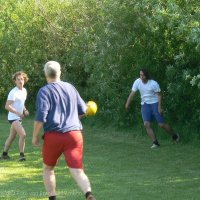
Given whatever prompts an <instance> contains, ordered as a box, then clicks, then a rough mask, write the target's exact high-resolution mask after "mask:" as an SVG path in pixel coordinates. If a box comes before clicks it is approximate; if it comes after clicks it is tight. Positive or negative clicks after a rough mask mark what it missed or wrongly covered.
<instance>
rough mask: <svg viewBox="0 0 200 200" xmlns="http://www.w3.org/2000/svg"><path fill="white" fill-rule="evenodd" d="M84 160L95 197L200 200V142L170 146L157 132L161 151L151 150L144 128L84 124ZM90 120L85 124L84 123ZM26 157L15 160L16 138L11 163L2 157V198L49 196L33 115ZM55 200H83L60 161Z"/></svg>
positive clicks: (1, 133) (2, 130) (2, 131)
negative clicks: (33, 141) (33, 137)
mask: <svg viewBox="0 0 200 200" xmlns="http://www.w3.org/2000/svg"><path fill="white" fill-rule="evenodd" d="M84 124H85V130H84V138H85V147H84V151H85V154H84V163H85V171H86V173H87V175H88V176H89V178H90V180H91V184H92V187H93V192H94V194H95V196H96V198H97V200H154V199H159V200H172V199H173V200H199V199H200V197H199V194H200V156H199V155H200V154H199V153H200V152H199V151H200V148H199V142H198V141H190V142H189V143H185V142H184V143H180V144H178V145H174V144H172V142H171V140H170V138H167V137H165V136H161V135H162V134H163V132H160V134H159V135H160V136H159V137H160V143H161V147H160V148H159V149H154V150H152V149H150V145H151V143H150V140H149V139H148V138H147V136H146V134H145V131H144V130H143V128H136V129H135V130H125V131H123V130H118V131H116V130H115V129H114V128H111V127H107V128H106V127H104V128H100V127H98V126H96V125H95V122H94V123H92V124H91V123H90V124H89V123H87V122H86V123H84ZM87 124H88V125H87ZM23 125H24V127H25V129H26V131H27V143H26V156H27V161H25V162H18V161H17V160H18V156H19V155H18V154H19V153H18V138H17V139H16V140H15V142H14V143H13V145H12V147H11V149H10V156H11V157H12V159H11V160H10V161H0V199H5V200H11V199H17V200H36V199H37V200H44V199H47V196H46V193H45V190H44V186H43V182H42V159H41V152H40V151H41V150H40V149H36V148H34V147H33V146H32V144H31V134H32V127H33V119H26V120H24V122H23ZM8 132H9V124H8V122H7V121H6V116H2V117H1V120H0V145H1V147H2V149H3V145H4V142H5V139H6V138H7V136H8ZM55 172H56V176H57V199H60V200H64V199H65V200H81V199H84V196H83V194H82V193H81V192H80V190H79V188H78V187H77V186H76V184H75V183H74V181H73V180H72V179H71V177H70V176H69V172H68V169H67V168H66V166H65V163H64V159H63V158H61V159H60V162H59V164H58V166H57V168H56V171H55Z"/></svg>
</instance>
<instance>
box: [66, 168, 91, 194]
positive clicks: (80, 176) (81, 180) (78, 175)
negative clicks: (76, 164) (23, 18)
mask: <svg viewBox="0 0 200 200" xmlns="http://www.w3.org/2000/svg"><path fill="white" fill-rule="evenodd" d="M69 171H70V173H71V175H72V177H73V178H74V180H75V181H76V183H77V184H78V186H79V187H80V189H81V190H82V191H83V193H84V194H85V193H86V192H88V191H91V186H90V181H89V179H88V177H87V176H86V174H85V172H84V171H83V169H75V168H69Z"/></svg>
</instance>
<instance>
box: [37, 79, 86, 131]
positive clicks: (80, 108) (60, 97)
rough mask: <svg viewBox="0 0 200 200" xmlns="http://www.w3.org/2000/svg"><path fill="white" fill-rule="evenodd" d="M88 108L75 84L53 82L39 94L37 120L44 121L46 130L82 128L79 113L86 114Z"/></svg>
mask: <svg viewBox="0 0 200 200" xmlns="http://www.w3.org/2000/svg"><path fill="white" fill-rule="evenodd" d="M86 109H87V105H86V103H85V102H84V101H83V99H82V98H81V97H80V95H79V93H78V91H77V90H76V89H75V87H74V86H73V85H71V84H69V83H67V82H63V81H60V82H53V83H49V84H47V85H45V86H44V87H42V88H41V89H40V90H39V92H38V94H37V99H36V117H35V121H39V122H43V123H44V132H48V131H56V132H61V133H65V132H68V131H73V130H81V129H82V124H81V122H80V120H79V115H83V114H85V112H86Z"/></svg>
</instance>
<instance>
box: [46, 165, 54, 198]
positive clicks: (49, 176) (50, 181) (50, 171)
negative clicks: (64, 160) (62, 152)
mask: <svg viewBox="0 0 200 200" xmlns="http://www.w3.org/2000/svg"><path fill="white" fill-rule="evenodd" d="M43 181H44V185H45V188H46V191H47V193H48V195H49V199H52V200H53V199H56V198H55V197H56V177H55V174H54V167H52V166H48V165H45V164H43Z"/></svg>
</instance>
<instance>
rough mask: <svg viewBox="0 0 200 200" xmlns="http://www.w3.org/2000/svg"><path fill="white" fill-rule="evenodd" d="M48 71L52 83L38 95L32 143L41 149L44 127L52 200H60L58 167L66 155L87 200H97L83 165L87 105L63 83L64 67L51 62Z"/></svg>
mask: <svg viewBox="0 0 200 200" xmlns="http://www.w3.org/2000/svg"><path fill="white" fill-rule="evenodd" d="M44 72H45V76H46V79H47V83H48V84H47V85H45V86H44V87H42V88H41V89H40V90H39V92H38V94H37V99H36V107H37V108H36V118H35V122H34V130H33V139H32V143H33V145H34V146H36V147H39V145H40V144H39V132H40V130H41V128H43V129H44V143H43V149H42V156H43V180H44V185H45V188H46V190H47V192H48V195H49V199H50V200H55V199H56V177H55V174H54V167H55V166H56V164H57V161H58V159H59V157H60V156H61V155H62V154H63V155H64V156H65V160H66V163H67V166H68V167H69V171H70V173H71V175H72V177H73V178H74V179H75V181H76V182H77V184H78V186H79V187H80V189H81V190H82V191H83V193H84V195H85V197H86V200H96V199H95V198H94V196H93V195H92V192H91V186H90V181H89V179H88V177H87V175H86V174H85V173H84V170H83V162H82V157H83V155H82V154H83V137H82V133H81V130H82V125H81V122H80V120H79V117H80V116H82V115H84V114H85V113H86V110H87V105H86V104H85V102H84V101H83V99H82V98H81V97H80V95H79V93H78V91H77V90H76V89H75V87H74V86H73V85H71V84H69V83H67V82H63V81H61V80H60V75H61V67H60V64H59V63H58V62H55V61H49V62H47V63H46V64H45V66H44Z"/></svg>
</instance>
